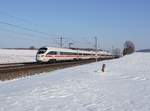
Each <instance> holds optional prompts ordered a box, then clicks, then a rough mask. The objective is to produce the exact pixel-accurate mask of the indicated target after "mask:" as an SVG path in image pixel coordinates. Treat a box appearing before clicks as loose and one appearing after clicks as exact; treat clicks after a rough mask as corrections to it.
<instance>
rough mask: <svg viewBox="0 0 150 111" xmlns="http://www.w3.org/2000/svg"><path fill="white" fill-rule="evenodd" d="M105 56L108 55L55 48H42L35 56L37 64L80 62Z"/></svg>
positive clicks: (100, 52) (101, 52)
mask: <svg viewBox="0 0 150 111" xmlns="http://www.w3.org/2000/svg"><path fill="white" fill-rule="evenodd" d="M103 55H104V56H107V55H109V53H106V52H103V51H99V52H97V53H95V52H94V51H84V50H73V49H67V48H55V47H42V48H40V49H39V50H38V52H37V55H36V61H37V62H52V61H64V60H80V59H93V58H96V57H97V58H98V57H100V56H101V57H102V56H103Z"/></svg>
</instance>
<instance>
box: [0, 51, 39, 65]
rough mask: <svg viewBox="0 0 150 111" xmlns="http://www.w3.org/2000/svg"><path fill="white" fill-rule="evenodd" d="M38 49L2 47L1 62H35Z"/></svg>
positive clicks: (0, 52)
mask: <svg viewBox="0 0 150 111" xmlns="http://www.w3.org/2000/svg"><path fill="white" fill-rule="evenodd" d="M36 52H37V50H15V49H0V64H4V63H20V62H35V56H36Z"/></svg>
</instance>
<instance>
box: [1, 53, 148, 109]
mask: <svg viewBox="0 0 150 111" xmlns="http://www.w3.org/2000/svg"><path fill="white" fill-rule="evenodd" d="M103 63H105V64H106V72H104V73H102V72H101V71H100V69H101V66H102V64H103ZM149 66H150V53H134V54H132V55H128V56H125V57H122V58H120V59H116V60H110V61H103V62H97V63H91V64H88V65H82V66H76V67H72V68H66V69H61V70H57V71H53V72H49V73H43V74H40V75H35V76H31V77H26V78H21V79H18V80H13V81H5V82H0V98H1V99H0V111H29V110H30V111H149V110H150V85H149V84H150V67H149Z"/></svg>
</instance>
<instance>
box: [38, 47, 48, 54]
mask: <svg viewBox="0 0 150 111" xmlns="http://www.w3.org/2000/svg"><path fill="white" fill-rule="evenodd" d="M46 51H47V48H40V49H39V50H38V52H37V54H44V53H45V52H46Z"/></svg>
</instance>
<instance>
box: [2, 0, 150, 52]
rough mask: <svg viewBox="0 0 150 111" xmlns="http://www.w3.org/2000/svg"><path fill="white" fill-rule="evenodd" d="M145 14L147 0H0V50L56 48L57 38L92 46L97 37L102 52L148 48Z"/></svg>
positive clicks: (149, 19) (149, 23) (149, 18)
mask: <svg viewBox="0 0 150 111" xmlns="http://www.w3.org/2000/svg"><path fill="white" fill-rule="evenodd" d="M149 12H150V1H149V0H1V1H0V39H1V41H0V47H1V48H2V47H29V46H31V45H34V46H36V47H41V46H44V45H48V46H58V45H59V37H60V36H63V38H64V40H63V42H64V46H67V44H68V43H69V42H73V43H74V46H75V47H93V46H94V37H95V36H97V37H98V44H99V47H100V48H103V49H111V48H112V46H113V47H114V48H122V47H123V43H124V42H125V41H126V40H131V41H133V42H134V43H135V45H136V48H137V49H142V48H150V44H149V41H150V37H149V35H150V13H149ZM10 24H11V25H10ZM12 25H13V26H12ZM14 25H15V26H17V27H15V26H14ZM26 29H32V31H29V30H26ZM41 32H42V33H41Z"/></svg>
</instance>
